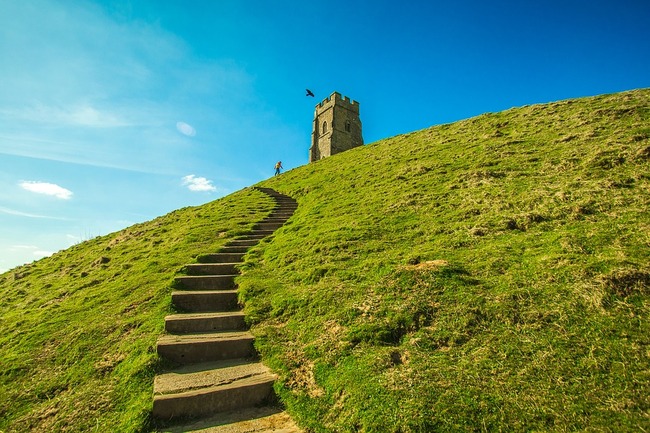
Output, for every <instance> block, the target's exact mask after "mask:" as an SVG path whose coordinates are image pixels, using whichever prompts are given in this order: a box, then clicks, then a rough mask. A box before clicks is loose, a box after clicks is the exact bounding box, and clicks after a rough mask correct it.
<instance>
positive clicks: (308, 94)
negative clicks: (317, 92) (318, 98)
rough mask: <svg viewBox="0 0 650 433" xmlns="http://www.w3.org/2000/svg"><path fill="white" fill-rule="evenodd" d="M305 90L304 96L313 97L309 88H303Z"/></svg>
mask: <svg viewBox="0 0 650 433" xmlns="http://www.w3.org/2000/svg"><path fill="white" fill-rule="evenodd" d="M305 90H306V91H307V94H306V95H305V96H311V97H314V94H313V93H312V92H311V90H309V89H305Z"/></svg>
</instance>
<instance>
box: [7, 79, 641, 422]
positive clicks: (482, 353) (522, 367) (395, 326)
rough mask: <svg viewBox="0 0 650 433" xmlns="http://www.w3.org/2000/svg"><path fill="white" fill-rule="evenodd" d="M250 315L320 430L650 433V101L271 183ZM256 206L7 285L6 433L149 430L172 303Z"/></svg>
mask: <svg viewBox="0 0 650 433" xmlns="http://www.w3.org/2000/svg"><path fill="white" fill-rule="evenodd" d="M262 184H263V186H267V187H271V188H274V189H276V190H278V191H280V192H283V193H285V194H288V195H291V196H293V197H295V198H296V199H297V200H298V203H299V207H298V209H297V210H296V213H295V214H294V217H293V218H292V219H291V220H289V222H288V223H287V224H285V226H283V227H282V228H281V229H279V230H278V231H277V232H276V234H275V235H274V237H273V239H272V240H265V241H263V242H262V243H261V244H260V245H259V246H257V247H255V248H254V249H253V250H252V251H251V252H250V253H249V255H248V258H247V263H246V264H245V265H244V266H243V268H242V270H243V275H242V276H241V277H240V278H239V284H240V287H241V298H242V300H245V302H246V307H245V308H246V311H247V314H248V320H249V322H250V323H251V325H252V331H253V332H254V333H255V334H256V335H257V346H258V348H259V350H260V352H261V354H262V357H263V360H264V362H266V363H267V364H268V365H270V366H271V367H272V368H273V369H274V370H275V371H276V372H277V373H278V374H279V375H280V381H279V382H278V384H277V386H276V388H277V391H278V393H279V395H280V397H281V399H282V401H283V402H284V403H285V404H286V405H287V409H288V410H289V411H290V413H291V414H292V415H293V416H294V417H295V418H296V419H297V420H298V421H299V422H300V423H301V425H302V426H303V427H306V428H308V429H311V430H312V431H315V432H325V431H331V432H352V431H364V432H402V433H405V432H430V431H612V432H614V431H616V432H619V431H635V432H636V431H644V430H645V431H650V413H649V411H650V397H648V396H650V367H649V366H650V353H649V350H650V345H649V344H650V337H649V336H650V325H649V323H650V321H649V320H648V319H649V314H650V311H649V308H650V307H649V299H648V297H649V296H650V266H649V265H648V263H650V260H649V259H650V254H649V251H650V214H649V213H648V209H649V208H650V91H648V90H640V91H634V92H627V93H622V94H616V95H605V96H600V97H596V98H586V99H580V100H574V101H564V102H558V103H554V104H546V105H534V106H527V107H522V108H517V109H512V110H508V111H506V112H502V113H493V114H485V115H482V116H478V117H476V118H473V119H468V120H465V121H462V122H457V123H454V124H449V125H441V126H436V127H432V128H429V129H425V130H422V131H418V132H414V133H411V134H406V135H402V136H398V137H393V138H389V139H386V140H382V141H379V142H377V143H373V144H371V145H368V146H365V147H362V148H357V149H354V150H351V151H348V152H345V153H343V154H340V155H337V156H335V157H331V158H328V159H325V160H322V161H320V162H317V163H314V164H309V165H307V166H304V167H300V168H297V169H294V170H291V171H288V172H286V173H283V174H282V175H281V176H277V177H274V178H272V179H270V180H268V181H266V182H263V183H262ZM271 205H272V202H271V200H270V199H269V198H268V197H266V196H264V195H263V194H261V193H259V192H255V191H253V190H244V191H241V192H238V193H236V194H233V195H231V196H228V197H226V198H224V199H221V200H218V201H216V202H213V203H210V204H207V205H205V206H200V207H195V208H186V209H181V210H179V211H176V212H173V213H171V214H169V215H166V216H164V217H161V218H158V219H156V220H154V221H151V222H149V223H145V224H140V225H136V226H134V227H131V228H129V229H126V230H124V231H121V232H118V233H115V234H112V235H108V236H104V237H101V238H97V239H93V240H90V241H88V242H84V243H82V244H79V245H77V246H75V247H73V248H71V249H69V250H66V251H63V252H60V253H58V254H56V255H55V256H53V257H51V258H47V259H43V260H41V261H38V262H36V263H34V264H31V265H28V266H23V267H20V268H16V269H14V270H12V271H10V272H8V273H5V274H2V275H0V290H1V292H0V294H1V296H2V297H3V298H2V303H0V326H1V329H2V332H1V333H0V365H2V370H1V373H0V374H1V375H0V378H1V379H0V431H7V432H14V431H78V432H82V431H83V432H86V431H105V432H109V431H110V432H112V431H120V432H129V431H132V432H138V431H140V432H144V431H150V430H151V429H152V427H151V423H150V421H149V419H148V416H149V411H150V409H151V404H152V403H151V398H152V397H151V394H152V380H153V376H154V374H155V372H156V371H157V370H158V369H159V368H160V365H159V362H160V361H159V360H158V358H157V356H156V354H155V341H156V339H157V337H158V335H159V334H160V333H161V332H162V328H163V317H164V316H165V315H166V314H168V312H169V311H170V308H171V307H170V305H169V303H170V299H169V298H170V297H169V292H170V283H171V281H172V278H173V276H174V275H175V274H176V273H177V272H178V271H179V270H180V269H181V268H182V266H183V265H184V264H185V263H188V262H192V261H194V260H195V258H196V257H197V256H199V255H200V254H203V253H206V252H209V251H214V250H216V249H218V247H219V246H220V245H222V244H223V243H225V242H226V240H227V239H228V238H230V237H232V236H234V235H236V234H237V233H242V232H243V231H245V230H246V229H248V228H249V227H250V225H251V224H252V223H253V222H255V221H257V220H259V219H261V218H262V217H263V216H264V215H266V214H267V213H268V212H269V209H270V207H271Z"/></svg>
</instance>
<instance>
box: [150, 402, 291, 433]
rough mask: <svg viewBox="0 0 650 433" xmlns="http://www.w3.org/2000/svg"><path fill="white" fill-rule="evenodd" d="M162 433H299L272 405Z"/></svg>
mask: <svg viewBox="0 0 650 433" xmlns="http://www.w3.org/2000/svg"><path fill="white" fill-rule="evenodd" d="M162 431H163V432H164V433H192V432H194V433H270V432H273V433H301V432H302V430H300V429H299V428H298V426H297V425H296V423H294V422H293V420H292V419H291V417H290V416H289V414H287V412H285V411H284V410H282V408H279V407H275V406H273V405H266V406H261V407H251V408H246V409H242V410H234V411H232V412H222V413H219V414H216V415H213V416H208V417H205V418H202V419H200V420H191V421H188V422H187V423H184V424H180V425H173V426H169V427H167V428H166V429H164V430H162Z"/></svg>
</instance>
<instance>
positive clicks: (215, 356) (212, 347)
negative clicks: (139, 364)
mask: <svg viewBox="0 0 650 433" xmlns="http://www.w3.org/2000/svg"><path fill="white" fill-rule="evenodd" d="M253 340H254V337H253V335H252V334H251V333H250V332H247V331H230V332H214V333H203V334H187V335H163V336H162V337H160V338H159V339H158V343H157V351H158V355H160V356H161V357H163V358H165V359H168V360H170V361H173V362H177V363H179V364H192V363H199V362H208V361H219V360H224V359H235V358H247V357H250V356H252V355H253Z"/></svg>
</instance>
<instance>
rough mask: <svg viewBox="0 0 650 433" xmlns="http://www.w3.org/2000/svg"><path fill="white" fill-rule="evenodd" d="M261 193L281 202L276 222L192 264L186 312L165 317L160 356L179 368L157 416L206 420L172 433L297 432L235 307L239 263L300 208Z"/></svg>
mask: <svg viewBox="0 0 650 433" xmlns="http://www.w3.org/2000/svg"><path fill="white" fill-rule="evenodd" d="M259 190H260V191H262V192H263V193H265V194H267V195H269V196H271V197H272V198H273V199H274V200H275V202H276V207H275V208H274V209H273V212H272V213H271V215H269V216H268V217H267V218H265V219H264V220H262V221H260V222H259V223H257V224H256V225H255V226H254V228H253V230H252V231H251V232H250V233H248V234H247V235H244V236H241V237H239V238H237V239H234V240H231V241H230V242H229V243H228V244H227V245H226V246H225V247H223V248H222V249H221V250H220V251H219V252H217V253H213V254H207V255H204V256H201V258H200V261H201V263H193V264H189V265H187V266H186V270H187V275H184V276H179V277H177V278H176V284H175V287H176V289H175V290H174V291H173V292H172V303H173V305H174V307H175V308H176V310H178V311H181V312H182V313H180V314H172V315H170V316H167V317H166V318H165V330H166V332H167V333H166V334H165V335H163V336H162V337H160V339H159V340H158V345H157V350H158V354H159V355H160V356H161V357H163V358H164V359H166V360H168V361H170V362H171V363H174V364H176V365H178V367H177V368H175V369H173V370H172V371H168V372H166V373H163V374H160V375H158V376H156V378H155V380H154V401H153V416H154V418H156V419H157V420H159V421H160V422H163V423H169V424H172V425H173V423H178V421H185V422H187V420H192V419H194V420H196V419H199V418H204V419H207V421H205V420H204V421H203V422H202V424H201V422H199V423H198V424H197V423H196V422H195V425H194V427H190V426H176V427H173V428H170V429H169V430H166V431H192V429H193V428H198V427H197V426H199V424H200V425H201V428H204V427H205V426H206V425H208V426H211V427H212V428H211V429H209V430H203V429H202V430H201V431H214V432H217V431H224V432H225V431H228V432H233V433H235V432H239V431H241V432H244V431H246V432H262V431H269V432H271V431H272V432H298V431H299V430H298V429H297V427H296V426H295V425H294V424H293V422H292V421H291V419H290V418H289V417H288V416H287V415H286V414H284V413H282V412H281V411H280V410H277V409H274V408H273V407H272V401H273V400H274V399H273V397H274V395H273V382H274V381H275V380H276V376H275V375H274V374H273V373H271V372H270V371H269V370H268V369H267V368H266V367H265V366H264V365H263V364H261V363H260V362H259V361H258V360H257V358H256V354H255V350H254V347H253V341H254V337H253V335H252V334H251V333H250V332H248V331H247V330H246V323H245V321H244V314H243V312H242V311H241V307H240V306H239V305H238V301H237V286H236V284H235V277H236V276H237V275H238V270H237V264H238V263H241V262H242V258H243V256H244V254H245V253H246V251H247V250H248V249H249V248H250V247H252V246H254V245H256V244H257V243H259V242H260V240H262V239H264V238H265V237H267V236H270V235H271V234H272V233H273V232H274V231H275V230H276V229H278V228H279V227H281V226H282V225H283V224H284V223H285V222H286V221H287V220H288V219H289V218H290V217H291V215H292V214H293V212H294V210H295V209H296V207H297V204H296V201H295V200H293V199H292V198H290V197H288V196H286V195H283V194H280V193H278V192H276V191H274V190H272V189H268V188H259ZM264 406H269V407H267V408H265V407H264ZM248 414H250V415H248ZM232 420H235V421H232ZM206 423H207V424H206ZM238 425H240V426H242V427H239V430H238V427H237V426H238ZM217 426H222V427H221V428H222V430H219V429H218V428H219V427H217Z"/></svg>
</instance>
